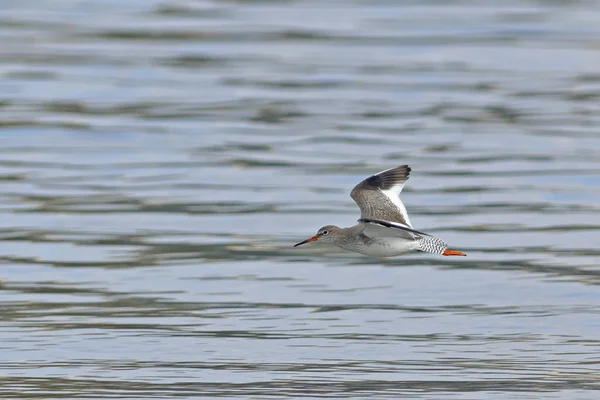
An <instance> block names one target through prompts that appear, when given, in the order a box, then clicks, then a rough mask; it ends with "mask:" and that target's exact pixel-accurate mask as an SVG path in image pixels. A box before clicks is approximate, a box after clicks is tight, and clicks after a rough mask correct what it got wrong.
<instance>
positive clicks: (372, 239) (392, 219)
mask: <svg viewBox="0 0 600 400" xmlns="http://www.w3.org/2000/svg"><path fill="white" fill-rule="evenodd" d="M410 171H411V168H410V167H409V166H408V165H401V166H399V167H395V168H390V169H386V170H385V171H381V172H379V173H377V174H375V175H373V176H371V177H369V178H367V179H365V180H364V181H362V182H360V183H359V184H358V185H356V186H355V187H354V189H352V192H351V193H350V196H351V197H352V199H353V200H354V201H355V202H356V204H357V205H358V207H359V208H360V212H361V216H360V219H359V220H358V224H357V225H354V226H351V227H350V228H339V227H337V226H335V225H325V226H324V227H322V228H321V229H319V231H318V232H317V234H316V235H314V236H312V237H310V238H308V239H306V240H304V241H302V242H300V243H298V244H296V245H294V247H297V246H300V245H303V244H306V243H310V242H316V241H320V242H324V243H330V244H333V245H335V246H337V247H341V248H342V249H346V250H350V251H354V252H357V253H361V254H365V255H368V256H375V257H392V256H398V255H401V254H406V253H414V252H419V251H421V252H425V253H433V254H441V255H444V256H466V254H464V253H462V252H460V251H457V250H450V249H448V245H447V244H446V242H444V241H443V240H442V239H440V238H437V237H435V236H432V235H430V234H428V233H425V232H420V231H417V230H415V229H413V227H412V224H411V223H410V219H409V218H408V213H407V212H406V207H404V204H402V200H400V192H402V188H404V184H405V183H406V181H407V180H408V175H409V174H410Z"/></svg>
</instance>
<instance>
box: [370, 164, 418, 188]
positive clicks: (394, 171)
mask: <svg viewBox="0 0 600 400" xmlns="http://www.w3.org/2000/svg"><path fill="white" fill-rule="evenodd" d="M410 171H412V169H411V168H410V167H409V166H408V165H401V166H399V167H396V168H391V169H388V170H385V171H382V172H380V173H378V174H375V175H373V176H371V177H369V178H367V179H365V181H364V182H365V183H366V184H367V185H368V186H369V187H371V188H377V189H382V190H386V189H389V188H391V187H392V186H394V185H396V184H398V183H404V182H406V181H407V180H408V176H409V175H410Z"/></svg>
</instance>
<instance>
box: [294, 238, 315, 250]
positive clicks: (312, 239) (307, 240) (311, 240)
mask: <svg viewBox="0 0 600 400" xmlns="http://www.w3.org/2000/svg"><path fill="white" fill-rule="evenodd" d="M317 240H319V235H315V236H313V237H311V238H308V239H306V240H305V241H304V242H300V243H298V244H295V245H294V247H298V246H300V245H301V244H305V243H310V242H315V241H317Z"/></svg>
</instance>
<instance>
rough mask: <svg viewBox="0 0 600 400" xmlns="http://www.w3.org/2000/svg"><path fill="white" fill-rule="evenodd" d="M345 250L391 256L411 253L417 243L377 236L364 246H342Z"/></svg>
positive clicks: (374, 255)
mask: <svg viewBox="0 0 600 400" xmlns="http://www.w3.org/2000/svg"><path fill="white" fill-rule="evenodd" d="M344 248H345V249H346V250H350V251H355V252H357V253H361V254H364V255H367V256H373V257H393V256H399V255H401V254H406V253H412V252H415V251H417V250H418V245H417V243H416V242H415V241H413V240H406V239H404V238H395V237H385V238H378V239H376V240H374V241H372V242H371V243H369V245H366V246H362V245H361V246H348V247H346V246H344Z"/></svg>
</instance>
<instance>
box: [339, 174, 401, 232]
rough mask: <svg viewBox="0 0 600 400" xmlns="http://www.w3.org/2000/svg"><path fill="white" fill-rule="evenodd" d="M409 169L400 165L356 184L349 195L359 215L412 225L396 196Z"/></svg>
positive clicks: (364, 217)
mask: <svg viewBox="0 0 600 400" xmlns="http://www.w3.org/2000/svg"><path fill="white" fill-rule="evenodd" d="M410 171H411V169H410V167H409V166H408V165H401V166H399V167H396V168H390V169H386V170H385V171H382V172H380V173H378V174H375V175H373V176H370V177H369V178H367V179H365V180H364V181H362V182H361V183H359V184H358V185H356V186H355V187H354V189H352V192H350V196H351V197H352V199H353V200H354V201H355V202H356V204H357V205H358V207H359V208H360V212H361V215H360V217H361V218H363V219H377V220H383V221H390V222H399V223H401V224H403V225H406V226H408V227H412V225H411V224H410V220H409V219H408V213H407V212H406V208H405V207H404V204H402V202H401V201H400V198H399V197H398V196H399V195H400V192H402V188H403V187H404V184H405V183H406V181H407V180H408V175H410Z"/></svg>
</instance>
